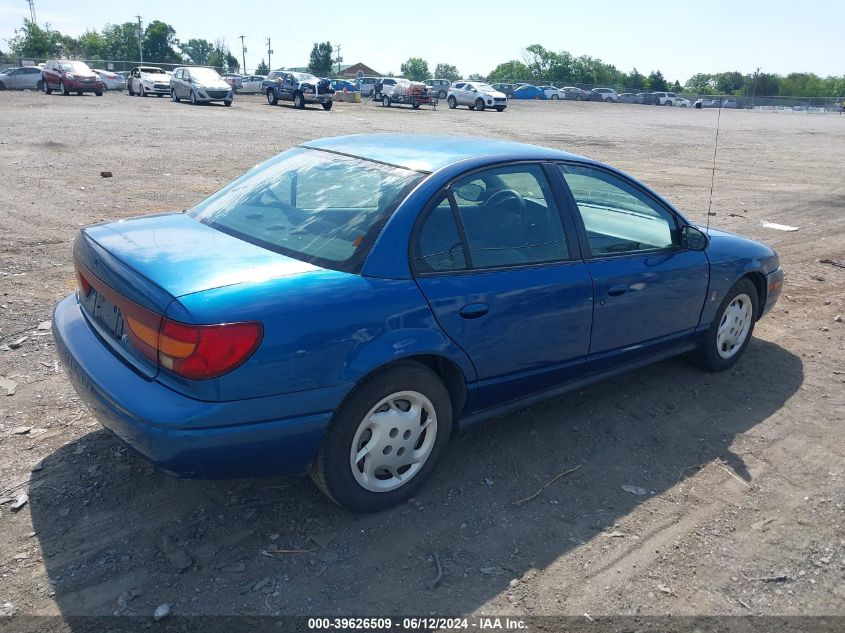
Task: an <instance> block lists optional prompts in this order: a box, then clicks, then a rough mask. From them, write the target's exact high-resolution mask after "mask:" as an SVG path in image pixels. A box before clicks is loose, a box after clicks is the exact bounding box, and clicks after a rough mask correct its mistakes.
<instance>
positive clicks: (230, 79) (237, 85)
mask: <svg viewBox="0 0 845 633" xmlns="http://www.w3.org/2000/svg"><path fill="white" fill-rule="evenodd" d="M215 72H217V71H215ZM220 76H221V77H222V78H223V81H225V82H226V83H227V84H229V85H230V86H232V89H233V90H234V91H235V92H237V91H238V90H240V89H241V86H243V85H244V78H243V75H239V74H238V73H225V74H223V75H220Z"/></svg>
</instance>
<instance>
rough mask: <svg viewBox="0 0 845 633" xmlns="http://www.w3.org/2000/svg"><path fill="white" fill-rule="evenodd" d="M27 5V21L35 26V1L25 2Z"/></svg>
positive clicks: (28, 0)
mask: <svg viewBox="0 0 845 633" xmlns="http://www.w3.org/2000/svg"><path fill="white" fill-rule="evenodd" d="M26 1H27V4H29V21H30V22H32V23H33V24H37V22H36V21H35V0H26Z"/></svg>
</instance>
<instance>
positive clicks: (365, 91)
mask: <svg viewBox="0 0 845 633" xmlns="http://www.w3.org/2000/svg"><path fill="white" fill-rule="evenodd" d="M378 82H379V77H360V78H358V79H356V80H355V85H356V86H358V89H359V90H360V91H361V96H362V97H372V96H373V93H374V92H375V87H376V84H377V83H378Z"/></svg>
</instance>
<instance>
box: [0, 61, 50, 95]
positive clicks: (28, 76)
mask: <svg viewBox="0 0 845 633" xmlns="http://www.w3.org/2000/svg"><path fill="white" fill-rule="evenodd" d="M0 90H41V69H40V68H39V67H38V66H23V67H21V68H7V69H6V70H4V71H2V72H0Z"/></svg>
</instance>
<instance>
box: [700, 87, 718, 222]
mask: <svg viewBox="0 0 845 633" xmlns="http://www.w3.org/2000/svg"><path fill="white" fill-rule="evenodd" d="M721 122H722V103H721V99H720V100H719V114H718V116H717V117H716V142H715V143H714V144H713V169H712V171H711V172H710V202H708V203H707V226H706V228H705V229H704V232H705V233H707V235H710V209H711V208H712V207H713V183H714V182H715V181H716V152H717V151H718V149H719V124H720V123H721Z"/></svg>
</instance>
